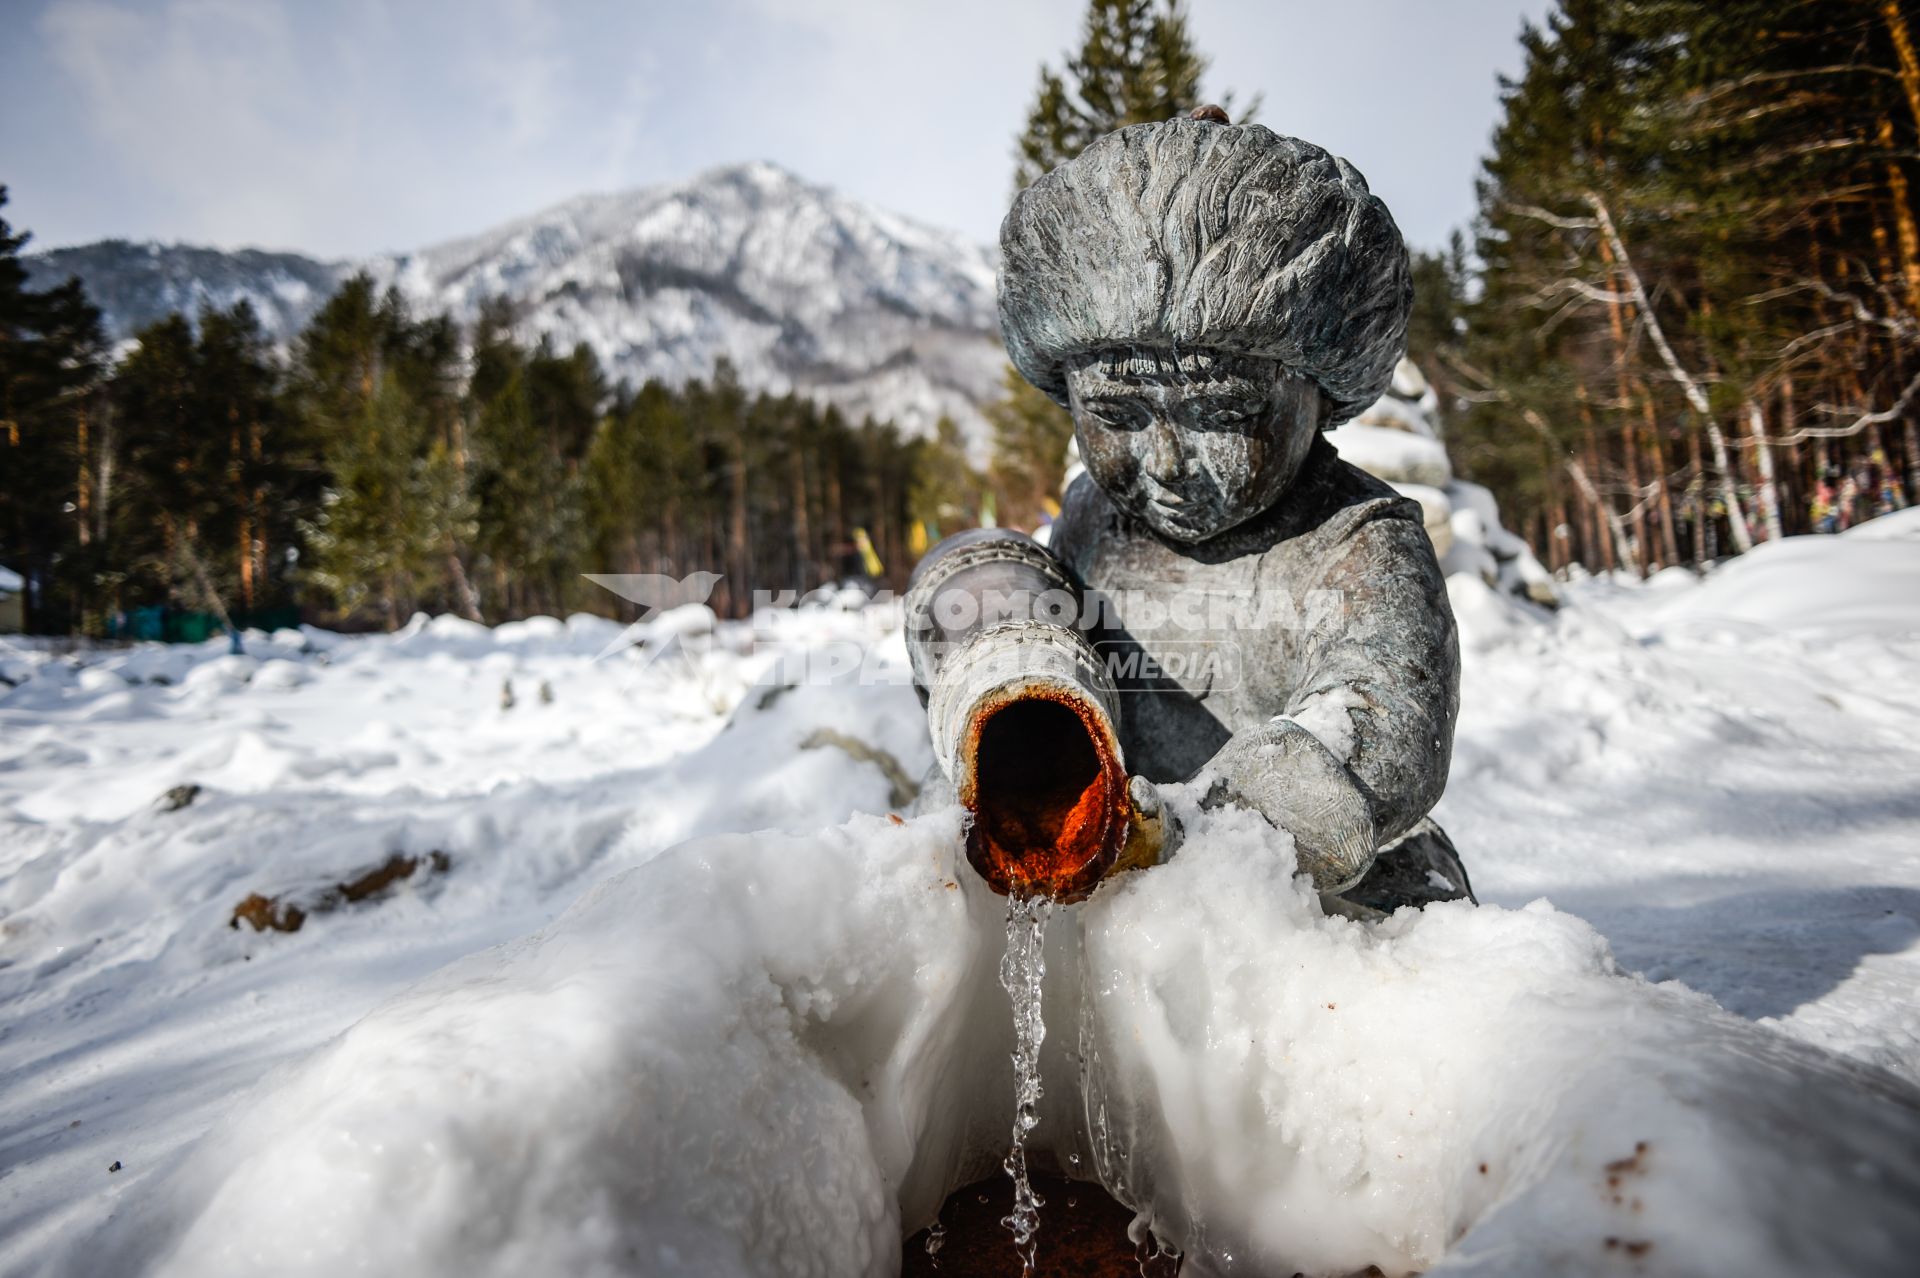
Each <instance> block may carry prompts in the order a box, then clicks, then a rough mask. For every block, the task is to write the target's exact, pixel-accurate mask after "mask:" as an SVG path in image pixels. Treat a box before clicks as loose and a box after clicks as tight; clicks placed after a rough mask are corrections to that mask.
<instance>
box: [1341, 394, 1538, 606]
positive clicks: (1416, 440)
mask: <svg viewBox="0 0 1920 1278" xmlns="http://www.w3.org/2000/svg"><path fill="white" fill-rule="evenodd" d="M1438 407H1439V400H1438V398H1437V397H1436V396H1435V394H1434V391H1433V388H1432V386H1430V385H1429V384H1428V382H1427V379H1426V377H1425V376H1424V375H1423V374H1422V373H1421V372H1420V369H1419V367H1418V366H1417V365H1415V364H1414V362H1413V361H1412V360H1408V359H1403V360H1401V361H1400V363H1399V366H1398V367H1396V368H1395V369H1394V373H1393V384H1392V386H1391V387H1390V388H1389V389H1388V391H1387V393H1386V394H1384V395H1382V396H1381V397H1380V398H1379V399H1378V400H1376V401H1374V403H1373V404H1372V405H1371V406H1370V407H1368V408H1367V409H1366V411H1364V412H1362V413H1361V414H1360V415H1359V416H1358V417H1356V418H1354V419H1353V420H1352V421H1351V422H1348V423H1347V424H1346V425H1344V426H1341V427H1340V428H1339V429H1337V430H1334V431H1331V432H1329V433H1328V435H1327V439H1328V441H1329V442H1331V443H1332V444H1333V446H1334V448H1335V449H1336V450H1337V451H1338V452H1339V454H1340V456H1342V457H1343V458H1345V459H1346V460H1347V461H1349V462H1352V463H1353V464H1354V465H1355V466H1358V467H1359V468H1360V469H1362V470H1364V471H1366V472H1368V473H1369V474H1372V475H1375V476H1377V477H1378V478H1380V479H1384V480H1386V481H1387V482H1388V483H1389V484H1392V485H1393V486H1394V487H1395V488H1397V489H1398V490H1400V492H1401V493H1403V494H1404V495H1406V496H1408V497H1411V498H1412V499H1413V500H1415V501H1417V502H1419V503H1420V510H1421V516H1422V520H1423V522H1424V523H1425V525H1426V529H1427V535H1428V536H1430V537H1431V538H1432V539H1433V548H1434V551H1435V553H1437V554H1438V555H1439V556H1440V566H1441V568H1442V570H1443V571H1445V572H1446V573H1448V574H1449V575H1451V574H1453V573H1458V572H1466V573H1473V574H1475V575H1477V576H1479V577H1480V578H1482V579H1483V580H1484V581H1485V582H1486V583H1487V584H1488V585H1490V586H1495V587H1497V588H1499V589H1501V590H1504V591H1508V592H1509V593H1512V594H1516V595H1520V596H1522V597H1523V598H1527V599H1531V600H1533V601H1534V602H1535V603H1540V604H1545V605H1547V606H1549V607H1551V606H1553V605H1554V604H1555V603H1556V602H1557V596H1556V595H1555V593H1554V589H1553V579H1552V577H1551V576H1550V575H1549V574H1548V572H1547V570H1546V569H1545V568H1544V567H1542V566H1541V564H1540V561H1539V560H1537V559H1535V558H1534V556H1533V551H1532V550H1531V549H1530V548H1529V547H1528V546H1527V543H1526V541H1525V540H1524V539H1523V538H1521V537H1519V536H1518V535H1516V534H1514V533H1512V532H1510V531H1508V530H1507V529H1506V528H1504V527H1502V526H1501V523H1500V508H1499V505H1498V504H1497V503H1496V502H1495V501H1494V498H1493V494H1492V493H1490V492H1488V491H1487V490H1486V489H1485V488H1482V487H1481V486H1480V485H1478V484H1471V483H1468V482H1467V481H1466V480H1463V479H1455V478H1454V476H1453V466H1452V464H1451V463H1450V462H1449V461H1448V460H1447V449H1446V445H1445V444H1443V443H1441V441H1440V439H1439V436H1438V434H1437V433H1436V432H1435V430H1434V428H1433V420H1434V416H1435V412H1436V410H1437V409H1438Z"/></svg>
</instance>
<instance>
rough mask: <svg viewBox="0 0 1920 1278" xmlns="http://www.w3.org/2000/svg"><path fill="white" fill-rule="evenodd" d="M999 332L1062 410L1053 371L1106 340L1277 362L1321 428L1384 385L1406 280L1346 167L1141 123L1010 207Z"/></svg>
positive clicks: (1384, 216) (1271, 146)
mask: <svg viewBox="0 0 1920 1278" xmlns="http://www.w3.org/2000/svg"><path fill="white" fill-rule="evenodd" d="M1000 256H1001V265H1000V331H1001V333H1002V335H1003V336H1004V337H1005V339H1006V343H1007V350H1008V352H1009V353H1010V354H1011V355H1012V357H1013V362H1014V365H1015V367H1017V368H1018V369H1019V370H1020V372H1021V374H1022V375H1024V376H1025V377H1026V379H1027V380H1028V381H1030V382H1032V383H1033V384H1034V385H1035V386H1037V387H1039V388H1040V389H1041V390H1042V391H1045V392H1046V393H1047V394H1048V395H1049V396H1051V397H1052V398H1053V399H1054V400H1055V401H1057V402H1059V403H1061V404H1065V403H1066V402H1067V386H1066V376H1065V366H1066V365H1067V363H1068V362H1069V361H1071V360H1073V359H1074V358H1076V357H1077V356H1080V355H1084V354H1087V353H1089V352H1092V351H1098V350H1106V349H1109V348H1112V347H1125V346H1143V347H1160V348H1168V347H1171V348H1174V349H1177V350H1186V349H1206V350H1214V351H1228V352H1235V353H1240V354H1246V355H1256V356H1261V357H1264V358H1268V359H1273V360H1277V361H1278V362H1279V363H1280V365H1281V366H1282V367H1283V368H1285V369H1286V370H1288V371H1289V372H1292V373H1294V374H1296V375H1299V376H1303V377H1308V378H1311V379H1312V380H1313V381H1314V382H1316V383H1318V384H1319V386H1320V388H1321V389H1322V390H1323V391H1324V392H1325V393H1326V396H1327V400H1328V403H1329V412H1328V414H1327V418H1326V421H1325V425H1328V426H1334V425H1338V424H1339V423H1340V422H1343V421H1345V420H1347V419H1348V418H1350V417H1352V416H1353V415H1354V414H1356V413H1358V412H1360V411H1361V410H1362V409H1364V408H1365V407H1367V405H1369V404H1371V403H1372V402H1373V401H1374V400H1375V399H1377V398H1379V396H1380V395H1381V394H1382V393H1383V392H1384V391H1385V390H1386V389H1387V385H1388V383H1389V381H1391V379H1392V376H1393V366H1394V364H1395V363H1396V362H1397V361H1398V360H1399V358H1400V356H1401V354H1402V353H1403V352H1404V351H1405V350H1406V342H1407V315H1408V312H1409V311H1410V310H1411V309H1412V305H1413V284H1412V280H1411V276H1410V274H1409V270H1408V265H1407V250H1406V246H1405V245H1404V244H1403V243H1402V242H1401V239H1400V230H1399V228H1398V227H1396V226H1395V225H1394V224H1393V217H1392V215H1390V214H1389V213H1388V212H1387V207H1386V205H1384V204H1382V203H1381V202H1380V201H1379V199H1378V198H1376V197H1375V196H1374V195H1373V194H1371V193H1370V192H1369V191H1368V190H1367V183H1366V179H1365V178H1363V177H1361V176H1360V174H1359V171H1358V170H1356V169H1355V168H1354V167H1353V166H1352V165H1351V164H1348V163H1347V162H1346V161H1345V160H1342V159H1339V158H1337V157H1335V156H1332V155H1329V154H1327V153H1326V152H1325V151H1323V150H1321V149H1320V148H1319V147H1317V146H1314V145H1313V144H1312V143H1309V142H1302V141H1300V140H1299V139H1297V138H1289V137H1282V136H1280V135H1279V134H1277V133H1274V132H1273V131H1272V130H1270V129H1267V128H1264V127H1262V126H1260V125H1257V124H1255V125H1237V126H1236V125H1223V124H1218V123H1210V122H1208V121H1206V120H1170V121H1167V122H1166V123H1163V124H1137V125H1133V126H1132V127H1130V128H1125V129H1121V130H1119V131H1118V132H1115V133H1109V134H1108V135H1107V136H1105V137H1103V138H1101V139H1100V140H1099V141H1097V142H1095V143H1094V144H1093V145H1092V146H1090V147H1088V148H1087V149H1086V150H1085V151H1083V152H1081V153H1080V155H1079V156H1078V157H1076V158H1075V159H1072V160H1069V161H1068V162H1067V163H1065V164H1063V165H1061V166H1060V167H1059V168H1057V169H1055V170H1053V171H1052V172H1051V173H1048V174H1047V175H1046V176H1045V177H1042V178H1041V179H1040V180H1039V181H1037V182H1035V183H1034V184H1033V185H1032V186H1029V187H1028V188H1027V189H1026V190H1024V191H1022V192H1021V193H1020V194H1019V195H1018V196H1016V197H1015V199H1014V202H1013V208H1012V209H1011V210H1009V211H1008V213H1007V218H1006V221H1005V222H1004V223H1002V224H1001V227H1000Z"/></svg>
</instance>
